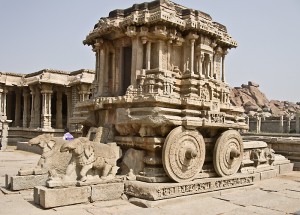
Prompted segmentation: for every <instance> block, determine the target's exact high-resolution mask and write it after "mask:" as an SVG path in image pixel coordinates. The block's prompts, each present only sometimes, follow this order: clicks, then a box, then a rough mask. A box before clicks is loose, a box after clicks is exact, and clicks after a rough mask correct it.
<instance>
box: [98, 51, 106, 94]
mask: <svg viewBox="0 0 300 215" xmlns="http://www.w3.org/2000/svg"><path fill="white" fill-rule="evenodd" d="M99 52H100V57H99V58H100V66H99V68H100V71H99V73H98V74H99V82H98V84H99V86H98V89H99V90H98V92H99V93H98V94H99V95H100V96H102V95H103V92H104V89H103V88H104V80H103V78H104V73H105V54H104V49H103V47H102V48H101V49H100V50H99Z"/></svg>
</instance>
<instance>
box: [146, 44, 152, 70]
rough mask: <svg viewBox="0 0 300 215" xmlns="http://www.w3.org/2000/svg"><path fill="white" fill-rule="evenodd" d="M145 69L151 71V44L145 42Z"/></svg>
mask: <svg viewBox="0 0 300 215" xmlns="http://www.w3.org/2000/svg"><path fill="white" fill-rule="evenodd" d="M146 69H147V70H149V69H151V42H150V41H148V42H147V51H146Z"/></svg>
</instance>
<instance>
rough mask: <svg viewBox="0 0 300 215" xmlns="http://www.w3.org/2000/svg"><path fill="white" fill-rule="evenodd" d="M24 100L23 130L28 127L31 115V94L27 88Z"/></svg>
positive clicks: (24, 92)
mask: <svg viewBox="0 0 300 215" xmlns="http://www.w3.org/2000/svg"><path fill="white" fill-rule="evenodd" d="M23 100H24V107H23V128H27V127H28V121H29V120H28V119H29V117H30V113H29V92H28V90H27V89H26V88H24V89H23Z"/></svg>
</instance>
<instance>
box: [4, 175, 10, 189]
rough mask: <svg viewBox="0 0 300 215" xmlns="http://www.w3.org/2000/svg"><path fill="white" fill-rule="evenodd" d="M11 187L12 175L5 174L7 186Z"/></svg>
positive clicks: (7, 187)
mask: <svg viewBox="0 0 300 215" xmlns="http://www.w3.org/2000/svg"><path fill="white" fill-rule="evenodd" d="M10 187H11V176H10V175H8V174H5V188H6V189H10Z"/></svg>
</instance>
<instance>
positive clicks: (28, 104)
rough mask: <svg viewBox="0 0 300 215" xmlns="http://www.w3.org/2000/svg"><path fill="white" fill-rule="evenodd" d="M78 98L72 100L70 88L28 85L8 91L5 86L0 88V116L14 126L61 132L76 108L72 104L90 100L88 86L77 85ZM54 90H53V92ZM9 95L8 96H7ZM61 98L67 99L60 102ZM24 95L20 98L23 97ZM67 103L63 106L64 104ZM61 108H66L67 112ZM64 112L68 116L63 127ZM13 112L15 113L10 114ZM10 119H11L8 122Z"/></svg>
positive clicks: (50, 85)
mask: <svg viewBox="0 0 300 215" xmlns="http://www.w3.org/2000/svg"><path fill="white" fill-rule="evenodd" d="M74 87H75V88H77V89H76V90H77V91H78V93H77V95H78V99H77V98H76V99H72V97H74V95H72V90H71V87H68V88H63V87H58V86H55V87H54V85H52V84H37V85H30V86H29V88H27V87H26V88H25V87H24V88H21V87H19V88H16V87H14V88H13V91H14V93H13V91H9V90H10V89H9V87H8V86H1V87H0V115H2V116H7V118H8V119H9V120H12V121H13V126H14V127H23V128H43V129H52V128H57V129H62V128H63V127H64V126H68V127H69V126H70V123H69V119H70V118H71V117H72V110H73V108H74V106H75V103H74V102H73V101H84V100H87V99H89V95H90V90H89V89H90V85H89V84H86V85H85V84H83V85H78V86H77V87H76V86H74ZM54 88H55V91H54ZM10 92H11V93H10ZM54 93H55V95H56V96H55V99H54V101H55V100H56V103H55V106H56V109H55V110H52V109H53V107H52V106H53V105H54V104H52V102H53V98H54ZM64 95H65V96H66V97H67V100H66V101H65V102H63V99H64ZM77 95H76V94H75V96H77ZM22 96H23V98H22ZM63 104H66V105H63ZM63 108H67V110H66V111H64V110H63ZM53 111H54V112H55V115H56V118H55V124H53V123H52V112H53ZM63 112H64V113H66V114H67V116H66V118H67V124H66V125H64V124H63ZM13 113H14V114H13ZM10 117H12V118H13V119H10Z"/></svg>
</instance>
